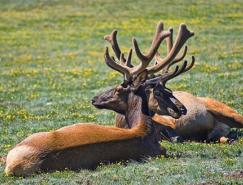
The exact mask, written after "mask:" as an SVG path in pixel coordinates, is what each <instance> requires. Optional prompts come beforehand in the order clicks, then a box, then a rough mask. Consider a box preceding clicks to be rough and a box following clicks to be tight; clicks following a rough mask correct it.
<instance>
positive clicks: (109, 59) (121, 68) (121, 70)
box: [105, 47, 130, 80]
mask: <svg viewBox="0 0 243 185" xmlns="http://www.w3.org/2000/svg"><path fill="white" fill-rule="evenodd" d="M123 57H124V56H123V54H121V57H120V58H123ZM105 62H106V64H107V65H108V66H109V67H111V68H112V69H114V70H116V71H118V72H119V73H121V74H123V75H124V76H125V80H127V78H128V77H129V76H130V71H129V69H128V68H126V66H122V65H121V64H118V63H116V61H115V60H114V57H111V56H110V54H109V49H108V47H106V50H105Z"/></svg>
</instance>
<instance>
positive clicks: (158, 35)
mask: <svg viewBox="0 0 243 185" xmlns="http://www.w3.org/2000/svg"><path fill="white" fill-rule="evenodd" d="M163 29H164V25H163V23H162V22H160V23H159V24H158V25H157V29H156V32H155V35H154V37H153V41H152V45H151V47H150V49H149V52H148V54H146V55H144V54H142V52H141V50H140V49H139V46H138V43H137V40H136V39H135V38H133V47H134V50H135V52H136V54H137V56H138V58H139V59H140V61H141V63H140V65H139V66H137V68H136V70H134V73H136V74H137V73H139V72H141V71H142V70H144V69H145V68H146V67H147V66H148V65H149V62H150V61H151V60H152V59H153V57H154V55H155V54H156V52H157V50H158V48H159V46H160V44H161V42H162V41H163V40H164V39H165V38H166V37H168V36H170V32H169V31H163Z"/></svg>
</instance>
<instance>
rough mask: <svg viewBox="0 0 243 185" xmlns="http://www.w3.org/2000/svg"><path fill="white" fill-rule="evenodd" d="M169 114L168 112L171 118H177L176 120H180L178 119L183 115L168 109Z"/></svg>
mask: <svg viewBox="0 0 243 185" xmlns="http://www.w3.org/2000/svg"><path fill="white" fill-rule="evenodd" d="M167 112H168V114H169V115H170V116H171V117H173V118H175V119H178V118H180V117H181V114H180V113H179V112H176V111H174V110H173V109H171V108H170V107H167Z"/></svg>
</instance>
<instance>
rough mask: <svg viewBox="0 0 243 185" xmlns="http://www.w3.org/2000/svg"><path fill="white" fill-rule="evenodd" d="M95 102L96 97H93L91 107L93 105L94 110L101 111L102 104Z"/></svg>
mask: <svg viewBox="0 0 243 185" xmlns="http://www.w3.org/2000/svg"><path fill="white" fill-rule="evenodd" d="M97 100H98V97H97V96H95V97H94V98H93V99H92V100H91V103H92V105H94V106H95V107H96V108H98V109H102V108H103V106H102V104H101V103H100V102H98V101H97Z"/></svg>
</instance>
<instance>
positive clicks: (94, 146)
mask: <svg viewBox="0 0 243 185" xmlns="http://www.w3.org/2000/svg"><path fill="white" fill-rule="evenodd" d="M180 30H181V31H180V33H181V37H178V40H177V46H175V47H174V51H171V56H169V57H168V58H167V59H166V60H165V61H163V62H161V63H157V64H156V65H154V66H153V67H148V65H149V63H150V61H151V60H152V59H153V57H154V55H155V54H156V52H157V50H158V48H159V45H160V43H161V42H162V40H163V39H165V38H166V37H168V36H169V35H170V32H164V31H163V25H162V24H159V26H158V28H157V32H156V34H155V37H154V40H153V43H152V46H151V49H150V51H149V53H148V55H143V54H142V53H141V52H140V50H139V48H138V45H137V42H136V40H135V39H134V40H133V43H134V48H135V52H136V54H137V56H138V58H139V59H140V60H141V63H140V64H139V65H138V66H135V67H133V68H130V67H129V66H130V63H131V53H132V51H131V52H130V54H129V57H128V59H127V60H125V58H124V55H123V54H121V57H120V63H116V62H115V61H114V60H113V57H110V55H109V53H108V48H107V49H106V52H105V61H106V64H107V65H108V66H110V67H111V68H113V69H115V70H117V71H119V72H121V73H122V74H123V75H124V82H123V83H122V84H121V85H119V86H118V87H116V88H115V89H113V90H112V93H113V94H114V97H109V100H108V99H107V98H105V97H104V96H102V97H96V98H94V99H93V104H94V105H96V106H97V107H102V108H108V109H112V110H115V111H117V112H119V113H122V114H124V119H125V120H126V121H127V123H128V124H129V127H130V128H131V129H125V128H117V127H113V126H101V125H96V124H91V123H89V124H88V123H86V124H84V123H80V124H74V125H70V126H66V127H63V128H60V129H58V130H55V131H51V132H39V133H35V134H33V135H31V136H29V137H27V138H26V139H25V140H23V141H22V142H20V143H19V144H17V145H16V146H15V147H14V148H13V149H12V150H10V151H9V153H8V155H7V159H6V168H5V173H6V174H7V175H16V176H27V175H31V174H33V173H35V172H38V171H53V170H64V169H70V170H79V169H81V168H87V169H94V168H96V167H97V165H99V164H100V163H107V162H116V161H122V160H129V159H133V160H141V159H143V158H144V157H147V156H158V155H161V154H165V149H164V148H161V146H160V144H159V139H158V138H157V137H156V135H155V134H154V128H153V124H152V121H151V118H152V117H151V115H152V111H154V110H152V107H150V104H149V103H148V101H153V102H157V104H158V105H159V111H158V112H157V113H158V114H161V113H162V114H166V115H169V116H172V117H175V118H179V117H180V116H181V115H182V114H185V113H186V109H185V107H184V106H183V105H182V104H181V103H180V101H178V100H177V99H176V98H175V97H174V96H173V95H172V92H171V91H169V90H168V89H166V88H165V83H166V82H167V81H168V80H169V79H172V78H174V77H176V76H178V75H179V74H181V73H182V72H184V71H186V70H188V69H190V68H191V65H190V66H187V62H185V63H184V64H183V65H182V66H181V67H178V66H177V67H176V68H175V69H174V70H173V71H171V72H168V73H166V74H163V75H159V76H158V77H155V78H151V79H148V80H146V78H147V75H148V73H152V72H156V71H159V70H160V69H162V68H163V67H164V66H165V65H166V64H168V63H169V62H170V61H171V60H172V59H173V57H174V55H175V53H176V52H178V51H179V49H180V47H181V46H182V45H183V43H184V42H185V40H186V39H187V38H188V37H190V36H191V35H192V33H191V32H190V31H188V30H187V28H186V26H185V25H182V26H181V29H180ZM151 90H152V91H151ZM161 94H162V95H163V96H161ZM111 102H112V106H111ZM97 103H98V104H99V105H98V104H97ZM155 112H156V111H155ZM97 153H98V155H97Z"/></svg>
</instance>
